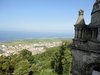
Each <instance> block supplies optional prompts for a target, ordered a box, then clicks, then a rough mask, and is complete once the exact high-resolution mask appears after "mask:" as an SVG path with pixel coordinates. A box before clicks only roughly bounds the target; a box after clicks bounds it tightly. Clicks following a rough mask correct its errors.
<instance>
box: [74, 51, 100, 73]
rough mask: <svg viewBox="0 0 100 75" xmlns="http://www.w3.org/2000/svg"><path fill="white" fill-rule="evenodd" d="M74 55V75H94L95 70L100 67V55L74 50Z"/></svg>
mask: <svg viewBox="0 0 100 75" xmlns="http://www.w3.org/2000/svg"><path fill="white" fill-rule="evenodd" d="M72 55H73V67H72V75H92V71H93V68H95V67H96V66H99V67H100V64H99V63H100V54H96V53H91V52H88V51H81V50H75V49H73V50H72Z"/></svg>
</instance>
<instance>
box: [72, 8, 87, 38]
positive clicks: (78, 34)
mask: <svg viewBox="0 0 100 75" xmlns="http://www.w3.org/2000/svg"><path fill="white" fill-rule="evenodd" d="M83 15H84V11H83V10H82V9H81V10H80V11H79V17H78V19H77V21H76V24H75V25H74V26H75V39H82V38H84V33H82V32H83V30H84V27H85V26H86V25H85V21H84V17H83Z"/></svg>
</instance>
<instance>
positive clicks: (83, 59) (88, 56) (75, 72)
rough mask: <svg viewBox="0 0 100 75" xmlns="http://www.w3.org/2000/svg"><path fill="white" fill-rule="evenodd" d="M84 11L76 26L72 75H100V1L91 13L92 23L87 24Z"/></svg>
mask: <svg viewBox="0 0 100 75" xmlns="http://www.w3.org/2000/svg"><path fill="white" fill-rule="evenodd" d="M83 14H84V11H83V10H80V11H79V17H78V20H77V22H76V24H75V25H74V27H75V37H74V39H73V43H72V56H73V66H72V75H100V0H96V2H95V3H94V5H93V11H92V13H91V16H92V17H91V23H90V24H89V25H86V24H85V21H84V17H83Z"/></svg>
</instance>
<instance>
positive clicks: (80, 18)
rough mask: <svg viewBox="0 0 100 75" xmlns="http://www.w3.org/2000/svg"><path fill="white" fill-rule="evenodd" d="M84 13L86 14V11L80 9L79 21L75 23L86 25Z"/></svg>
mask: <svg viewBox="0 0 100 75" xmlns="http://www.w3.org/2000/svg"><path fill="white" fill-rule="evenodd" d="M83 15H84V11H83V10H82V9H81V10H80V11H79V17H78V19H77V22H76V24H75V25H76V26H83V25H85V21H84V17H83Z"/></svg>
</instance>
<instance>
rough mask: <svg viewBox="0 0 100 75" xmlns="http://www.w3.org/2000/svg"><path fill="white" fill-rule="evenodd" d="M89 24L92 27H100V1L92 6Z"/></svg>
mask: <svg viewBox="0 0 100 75" xmlns="http://www.w3.org/2000/svg"><path fill="white" fill-rule="evenodd" d="M91 16H92V17H91V24H90V25H92V26H94V27H95V26H100V0H96V2H95V4H94V5H93V10H92V13H91Z"/></svg>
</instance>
